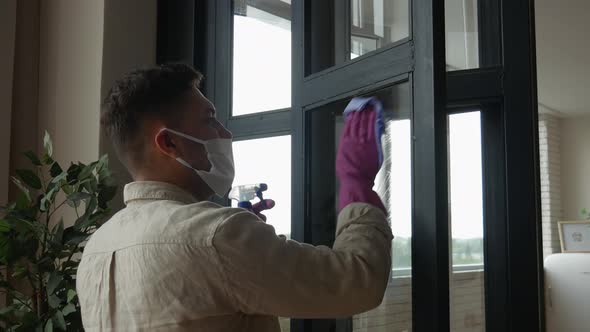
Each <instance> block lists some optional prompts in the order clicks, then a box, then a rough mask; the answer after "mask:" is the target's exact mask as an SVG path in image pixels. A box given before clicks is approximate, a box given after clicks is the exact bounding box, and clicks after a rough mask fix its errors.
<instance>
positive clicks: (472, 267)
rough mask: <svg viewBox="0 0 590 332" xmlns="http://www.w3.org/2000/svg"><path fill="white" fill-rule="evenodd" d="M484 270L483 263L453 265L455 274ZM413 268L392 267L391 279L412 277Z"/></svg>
mask: <svg viewBox="0 0 590 332" xmlns="http://www.w3.org/2000/svg"><path fill="white" fill-rule="evenodd" d="M483 271H484V266H483V264H465V265H455V266H453V274H464V273H476V272H477V273H480V272H483ZM411 276H412V268H409V267H407V268H399V269H391V279H411Z"/></svg>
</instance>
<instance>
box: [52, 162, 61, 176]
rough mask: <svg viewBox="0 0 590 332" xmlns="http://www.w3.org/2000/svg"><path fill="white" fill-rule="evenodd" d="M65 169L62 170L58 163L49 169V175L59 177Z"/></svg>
mask: <svg viewBox="0 0 590 332" xmlns="http://www.w3.org/2000/svg"><path fill="white" fill-rule="evenodd" d="M63 171H64V170H63V169H62V168H61V166H59V163H58V162H57V161H56V162H54V163H53V164H51V168H50V169H49V174H51V176H53V177H56V176H58V175H60V174H61V173H63Z"/></svg>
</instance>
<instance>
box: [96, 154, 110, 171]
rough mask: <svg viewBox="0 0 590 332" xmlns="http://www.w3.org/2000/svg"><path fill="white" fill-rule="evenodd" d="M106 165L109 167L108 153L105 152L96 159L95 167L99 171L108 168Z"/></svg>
mask: <svg viewBox="0 0 590 332" xmlns="http://www.w3.org/2000/svg"><path fill="white" fill-rule="evenodd" d="M108 167H109V155H108V154H106V153H105V154H103V155H102V157H100V159H99V160H98V164H97V167H96V168H97V169H98V170H99V171H101V170H103V169H108Z"/></svg>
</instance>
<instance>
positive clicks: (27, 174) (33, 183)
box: [16, 169, 42, 189]
mask: <svg viewBox="0 0 590 332" xmlns="http://www.w3.org/2000/svg"><path fill="white" fill-rule="evenodd" d="M16 175H18V177H19V178H20V179H21V180H22V181H23V182H24V183H25V184H26V185H27V186H29V187H31V188H33V189H41V187H42V185H41V179H39V177H38V176H37V175H36V174H35V172H33V171H31V170H30V169H17V170H16Z"/></svg>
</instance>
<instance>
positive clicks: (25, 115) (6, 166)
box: [0, 0, 39, 205]
mask: <svg viewBox="0 0 590 332" xmlns="http://www.w3.org/2000/svg"><path fill="white" fill-rule="evenodd" d="M0 57H1V59H0V63H1V64H2V65H3V67H0V205H3V204H5V203H6V202H7V201H10V200H11V198H13V197H14V192H13V189H14V188H13V187H12V185H11V182H10V175H11V174H14V170H15V169H17V168H22V167H25V166H26V160H25V159H24V158H23V156H22V154H21V153H22V152H23V151H25V150H33V151H36V150H38V143H37V142H38V139H37V137H38V91H39V79H38V77H39V0H18V1H17V0H2V1H0Z"/></svg>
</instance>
